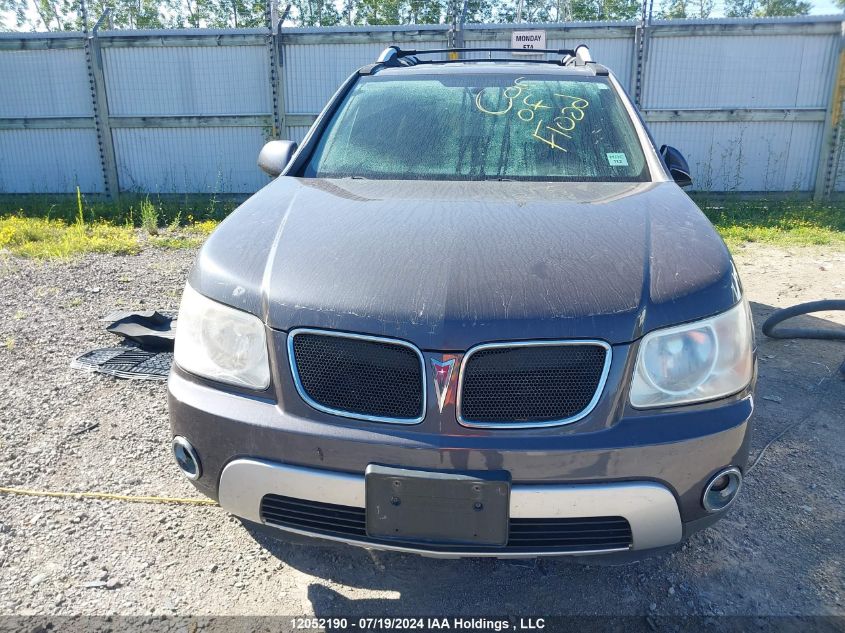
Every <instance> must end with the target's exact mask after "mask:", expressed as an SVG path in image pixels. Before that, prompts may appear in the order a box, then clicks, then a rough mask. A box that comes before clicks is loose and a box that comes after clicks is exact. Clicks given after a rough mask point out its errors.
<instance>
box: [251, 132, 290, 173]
mask: <svg viewBox="0 0 845 633" xmlns="http://www.w3.org/2000/svg"><path fill="white" fill-rule="evenodd" d="M295 151H296V143H294V142H293V141H270V142H269V143H267V144H265V145H264V147H262V148H261V152H260V153H259V154H258V166H259V167H261V169H262V171H264V172H265V173H267V174H269V175H270V176H273V178H275V177H276V176H278V175H279V174H281V173H282V172H283V171H284V170H285V167H287V165H288V163H289V162H290V159H291V158H293V153H294V152H295Z"/></svg>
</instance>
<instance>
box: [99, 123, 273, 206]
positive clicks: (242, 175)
mask: <svg viewBox="0 0 845 633" xmlns="http://www.w3.org/2000/svg"><path fill="white" fill-rule="evenodd" d="M113 134H114V145H115V153H116V154H117V169H118V176H119V178H120V186H121V190H122V191H140V192H154V193H209V194H210V193H250V192H253V191H256V190H257V189H259V188H261V187H263V186H264V185H265V184H267V178H266V177H265V176H264V174H263V173H262V172H261V171H259V169H258V168H257V167H256V159H257V158H258V152H259V151H260V150H261V146H262V145H263V144H264V141H265V134H264V130H262V129H261V128H249V127H213V128H127V129H116V130H113ZM163 156H166V157H167V160H162V157H163Z"/></svg>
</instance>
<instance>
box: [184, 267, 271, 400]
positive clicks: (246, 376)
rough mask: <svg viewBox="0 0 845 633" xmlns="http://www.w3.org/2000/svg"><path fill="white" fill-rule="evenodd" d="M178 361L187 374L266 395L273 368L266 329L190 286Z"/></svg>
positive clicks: (187, 290)
mask: <svg viewBox="0 0 845 633" xmlns="http://www.w3.org/2000/svg"><path fill="white" fill-rule="evenodd" d="M173 360H174V361H175V362H176V364H177V365H179V366H180V367H181V368H182V369H184V370H185V371H189V372H191V373H192V374H197V375H199V376H204V377H206V378H211V379H212V380H219V381H220V382H225V383H229V384H232V385H238V386H241V387H248V388H250V389H258V390H261V389H266V388H267V387H268V386H269V385H270V364H269V361H268V359H267V341H266V336H265V334H264V323H262V322H261V319H259V318H258V317H256V316H254V315H252V314H248V313H247V312H242V311H241V310H236V309H235V308H230V307H229V306H226V305H223V304H222V303H217V302H216V301H212V300H211V299H209V298H207V297H204V296H203V295H201V294H200V293H198V292H197V291H196V290H194V289H193V288H191V286H190V285H188V284H186V285H185V292H184V294H183V295H182V304H181V305H180V306H179V319H178V320H177V322H176V343H175V347H174V349H173Z"/></svg>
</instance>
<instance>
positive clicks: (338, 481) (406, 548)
mask: <svg viewBox="0 0 845 633" xmlns="http://www.w3.org/2000/svg"><path fill="white" fill-rule="evenodd" d="M267 494H273V495H281V496H284V497H289V498H294V499H303V500H309V501H317V502H320V503H323V504H333V505H336V506H345V507H352V508H362V509H363V508H364V505H365V503H364V477H363V476H361V475H350V474H345V473H335V472H331V471H325V470H316V469H312V468H300V467H297V466H287V465H284V464H277V463H273V462H268V461H262V460H255V459H236V460H233V461H231V462H229V464H228V465H227V466H226V468H224V469H223V474H222V476H221V478H220V505H221V506H222V507H223V508H224V509H225V510H227V511H229V512H231V513H232V514H234V515H236V516H239V517H241V518H244V519H247V520H249V521H254V522H256V523H265V521H264V518H263V517H262V515H261V512H260V510H259V508H260V507H261V500H262V498H263V497H264V496H265V495H267ZM603 516H621V517H623V518H625V519H626V520H627V521H628V523H629V525H630V526H631V536H632V539H631V545H630V547H624V548H620V547H611V548H604V547H602V548H596V549H582V550H579V551H578V552H576V553H577V554H605V553H614V552H620V551H627V550H629V549H630V550H648V549H654V548H658V547H665V546H668V545H673V544H675V543H678V542H679V541H680V540H681V537H682V534H683V528H682V525H681V517H680V514H679V512H678V504H677V502H676V501H675V497H674V496H673V495H672V493H671V492H669V490H668V489H667V488H666V487H664V486H661V485H660V484H656V483H653V482H623V483H611V484H575V485H536V486H532V485H514V486H513V487H512V488H511V496H510V518H511V519H535V518H536V519H555V518H576V517H583V518H588V517H603ZM276 527H279V528H280V529H283V530H286V531H289V532H293V533H297V534H303V535H308V536H315V535H317V536H320V537H321V538H325V539H329V540H334V541H342V542H345V543H350V544H353V545H361V546H363V547H368V548H374V549H383V550H392V551H399V552H410V553H415V554H423V555H427V556H440V557H450V558H451V557H461V556H495V557H497V558H507V557H519V558H525V557H529V556H548V555H557V554H560V553H561V552H559V551H554V550H549V549H537V550H533V551H532V550H528V549H525V548H521V549H518V550H517V551H508V550H507V549H494V550H489V551H485V550H482V549H466V550H461V549H455V548H451V549H448V550H447V549H445V548H438V547H437V546H426V545H411V544H394V543H386V542H379V541H374V540H372V539H367V538H360V537H356V536H349V535H333V534H325V533H316V532H314V531H308V530H302V529H297V528H294V527H290V526H280V525H276Z"/></svg>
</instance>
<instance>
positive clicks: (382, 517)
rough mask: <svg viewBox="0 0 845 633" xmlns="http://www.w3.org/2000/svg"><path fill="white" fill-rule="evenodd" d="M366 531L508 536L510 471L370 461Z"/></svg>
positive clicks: (466, 539)
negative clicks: (421, 467) (453, 469)
mask: <svg viewBox="0 0 845 633" xmlns="http://www.w3.org/2000/svg"><path fill="white" fill-rule="evenodd" d="M365 482H366V505H367V512H366V517H367V535H368V536H370V537H371V538H378V539H390V540H402V541H421V542H432V543H443V544H454V545H498V546H503V545H505V544H506V543H507V540H508V514H509V507H510V475H509V473H507V472H506V471H480V472H476V471H465V472H460V471H459V472H442V471H422V470H413V469H408V468H394V467H390V466H379V465H376V464H370V465H369V466H368V467H367V470H366V475H365Z"/></svg>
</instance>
